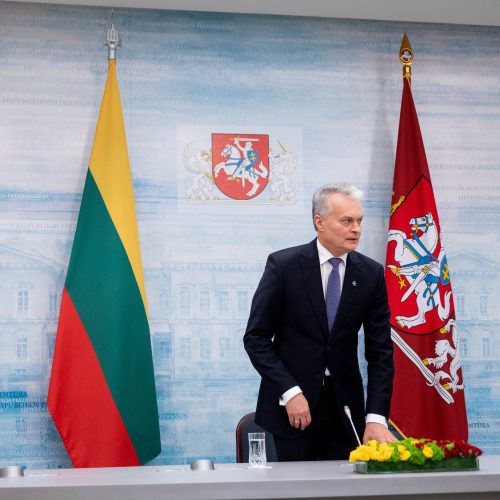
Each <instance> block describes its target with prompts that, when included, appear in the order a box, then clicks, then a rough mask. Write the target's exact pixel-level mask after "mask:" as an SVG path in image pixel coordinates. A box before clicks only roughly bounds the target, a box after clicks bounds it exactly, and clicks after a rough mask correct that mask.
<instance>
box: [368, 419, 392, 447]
mask: <svg viewBox="0 0 500 500" xmlns="http://www.w3.org/2000/svg"><path fill="white" fill-rule="evenodd" d="M370 439H375V440H377V441H378V442H379V443H390V442H392V441H397V439H396V438H395V437H394V435H393V434H392V432H391V431H390V430H389V429H388V428H387V427H386V426H385V425H382V424H377V423H376V422H369V423H367V424H366V427H365V433H364V434H363V444H365V443H367V442H368V441H370Z"/></svg>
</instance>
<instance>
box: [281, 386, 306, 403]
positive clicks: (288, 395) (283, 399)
mask: <svg viewBox="0 0 500 500" xmlns="http://www.w3.org/2000/svg"><path fill="white" fill-rule="evenodd" d="M301 392H302V390H301V389H300V387H299V386H298V385H296V386H294V387H292V388H291V389H288V391H286V392H284V393H283V394H282V395H281V398H280V405H281V406H285V405H286V404H287V403H288V401H290V399H292V398H293V397H294V396H296V395H297V394H300V393H301Z"/></svg>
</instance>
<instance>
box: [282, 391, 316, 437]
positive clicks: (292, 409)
mask: <svg viewBox="0 0 500 500" xmlns="http://www.w3.org/2000/svg"><path fill="white" fill-rule="evenodd" d="M285 408H286V412H287V413H288V421H289V422H290V425H291V426H292V427H295V428H296V429H300V430H301V431H303V430H304V429H305V428H306V427H307V426H308V425H309V424H310V423H311V412H310V411H309V403H308V402H307V399H306V398H305V396H304V394H303V393H300V394H297V395H296V396H294V397H293V398H292V399H290V401H288V403H287V404H286V406H285Z"/></svg>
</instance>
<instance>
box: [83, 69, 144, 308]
mask: <svg viewBox="0 0 500 500" xmlns="http://www.w3.org/2000/svg"><path fill="white" fill-rule="evenodd" d="M89 169H90V170H91V172H92V175H93V177H94V180H95V182H96V184H97V187H98V188H99V191H100V193H101V196H102V198H103V200H104V203H105V205H106V208H107V209H108V212H109V215H110V217H111V219H112V221H113V224H114V225H115V227H116V230H117V232H118V235H119V236H120V239H121V240H122V243H123V246H124V247H125V251H126V252H127V256H128V258H129V260H130V265H131V266H132V269H133V272H134V276H135V279H136V281H137V285H138V286H139V290H140V292H141V296H142V301H143V303H144V310H145V311H146V313H147V304H146V290H145V288H144V273H143V270H142V262H141V251H140V246H139V235H138V232H137V220H136V216H135V203H134V193H133V189H132V177H131V175H130V164H129V159H128V149H127V138H126V135H125V125H124V121H123V113H122V107H121V100H120V91H119V89H118V81H117V79H116V61H115V60H110V61H109V65H108V78H107V81H106V87H105V89H104V97H103V99H102V105H101V111H100V113H99V120H98V122H97V127H96V132H95V137H94V145H93V147H92V154H91V155H90V164H89Z"/></svg>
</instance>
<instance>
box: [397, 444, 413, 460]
mask: <svg viewBox="0 0 500 500" xmlns="http://www.w3.org/2000/svg"><path fill="white" fill-rule="evenodd" d="M403 448H404V447H403ZM410 456H411V453H410V452H409V451H408V450H403V451H401V450H400V451H399V457H400V458H401V461H402V462H406V461H407V460H408V459H409V458H410Z"/></svg>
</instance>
